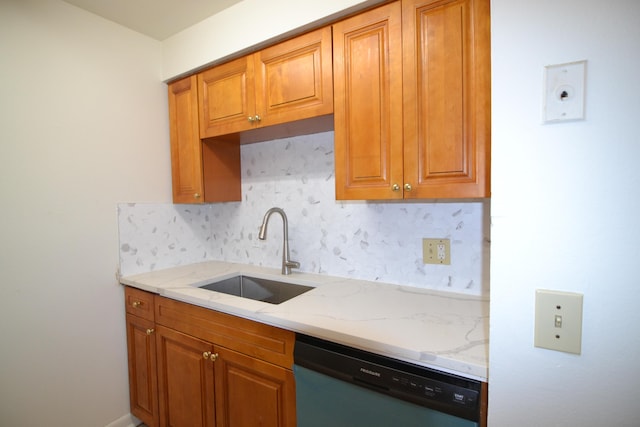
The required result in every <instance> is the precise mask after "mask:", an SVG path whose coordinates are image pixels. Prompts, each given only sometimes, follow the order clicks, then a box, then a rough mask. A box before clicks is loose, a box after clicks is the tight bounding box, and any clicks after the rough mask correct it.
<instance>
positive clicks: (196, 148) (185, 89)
mask: <svg viewBox="0 0 640 427" xmlns="http://www.w3.org/2000/svg"><path fill="white" fill-rule="evenodd" d="M198 131H199V130H198V90H197V79H196V76H191V77H186V78H184V79H181V80H178V81H176V82H174V83H171V84H170V85H169V139H170V141H171V178H172V182H173V201H174V203H202V200H203V195H204V182H203V175H202V145H201V143H200V136H199V133H198Z"/></svg>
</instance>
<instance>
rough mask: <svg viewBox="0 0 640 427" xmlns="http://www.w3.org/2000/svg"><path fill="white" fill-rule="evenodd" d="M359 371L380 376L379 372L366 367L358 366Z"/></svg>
mask: <svg viewBox="0 0 640 427" xmlns="http://www.w3.org/2000/svg"><path fill="white" fill-rule="evenodd" d="M360 372H364V373H365V374H369V375H373V376H374V377H380V372H376V371H372V370H370V369H366V368H360Z"/></svg>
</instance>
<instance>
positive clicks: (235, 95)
mask: <svg viewBox="0 0 640 427" xmlns="http://www.w3.org/2000/svg"><path fill="white" fill-rule="evenodd" d="M251 58H252V56H245V57H242V58H238V59H236V60H234V61H231V62H227V63H225V64H222V65H219V66H216V67H213V68H211V69H209V70H207V71H203V72H202V73H200V74H198V95H199V97H200V137H201V138H208V137H212V136H218V135H226V134H230V133H233V132H240V131H243V130H247V129H251V128H252V127H253V125H252V123H251V122H250V121H249V117H253V116H254V115H255V87H254V77H253V75H254V70H253V66H254V63H253V60H252V59H251Z"/></svg>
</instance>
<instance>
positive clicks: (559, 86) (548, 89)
mask: <svg viewBox="0 0 640 427" xmlns="http://www.w3.org/2000/svg"><path fill="white" fill-rule="evenodd" d="M586 64H587V61H577V62H569V63H566V64H558V65H548V66H546V67H545V74H544V75H545V79H544V81H545V83H544V109H543V110H544V111H543V116H544V122H545V123H555V122H562V121H567V120H582V119H584V92H585V84H584V82H585V69H586Z"/></svg>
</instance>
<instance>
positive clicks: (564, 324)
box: [534, 289, 582, 354]
mask: <svg viewBox="0 0 640 427" xmlns="http://www.w3.org/2000/svg"><path fill="white" fill-rule="evenodd" d="M534 345H535V346H536V347H542V348H548V349H550V350H557V351H564V352H567V353H575V354H580V353H581V352H582V294H577V293H573V292H561V291H550V290H543V289H537V290H536V323H535V338H534Z"/></svg>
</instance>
